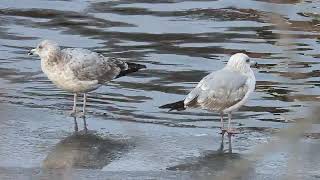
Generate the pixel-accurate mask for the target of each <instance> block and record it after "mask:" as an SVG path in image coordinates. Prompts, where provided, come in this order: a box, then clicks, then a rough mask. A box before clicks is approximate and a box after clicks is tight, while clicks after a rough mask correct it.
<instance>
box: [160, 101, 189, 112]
mask: <svg viewBox="0 0 320 180" xmlns="http://www.w3.org/2000/svg"><path fill="white" fill-rule="evenodd" d="M159 108H160V109H169V112H170V111H173V110H177V111H183V110H185V109H186V108H185V107H184V100H182V101H177V102H174V103H170V104H165V105H163V106H160V107H159Z"/></svg>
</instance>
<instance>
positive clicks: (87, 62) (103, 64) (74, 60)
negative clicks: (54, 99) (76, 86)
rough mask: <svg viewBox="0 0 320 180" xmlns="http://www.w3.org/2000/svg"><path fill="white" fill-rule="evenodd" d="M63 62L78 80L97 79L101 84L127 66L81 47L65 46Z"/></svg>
mask: <svg viewBox="0 0 320 180" xmlns="http://www.w3.org/2000/svg"><path fill="white" fill-rule="evenodd" d="M61 52H62V60H63V63H64V64H65V65H66V66H68V67H69V68H70V70H71V71H72V72H73V74H74V76H75V77H76V78H77V79H78V80H80V81H94V80H97V81H98V82H99V84H103V83H105V82H108V81H110V80H112V79H114V78H115V77H116V76H117V75H119V74H120V72H121V70H123V69H126V68H128V66H127V64H126V63H125V62H122V61H120V60H117V59H115V58H107V57H104V56H102V55H100V54H98V53H95V52H92V51H90V50H87V49H82V48H66V49H63V50H62V51H61Z"/></svg>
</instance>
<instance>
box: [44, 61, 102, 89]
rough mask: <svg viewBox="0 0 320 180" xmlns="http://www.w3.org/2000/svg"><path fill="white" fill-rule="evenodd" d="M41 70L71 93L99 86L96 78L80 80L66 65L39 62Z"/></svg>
mask: <svg viewBox="0 0 320 180" xmlns="http://www.w3.org/2000/svg"><path fill="white" fill-rule="evenodd" d="M41 68H42V71H43V72H44V73H45V74H46V75H47V77H48V79H50V80H51V81H52V82H53V83H54V84H55V85H56V86H57V87H58V88H60V89H63V90H65V91H68V92H72V93H85V92H89V91H93V90H95V89H97V88H99V87H100V86H101V85H100V84H98V81H97V80H90V81H80V80H78V79H77V78H76V77H75V75H74V73H73V71H72V70H70V69H69V68H68V67H66V66H59V65H57V64H56V65H52V64H48V63H45V62H44V63H43V62H41Z"/></svg>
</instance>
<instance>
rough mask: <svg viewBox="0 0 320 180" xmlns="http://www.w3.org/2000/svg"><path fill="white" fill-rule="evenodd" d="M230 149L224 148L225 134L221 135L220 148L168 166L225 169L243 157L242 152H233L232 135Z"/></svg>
mask: <svg viewBox="0 0 320 180" xmlns="http://www.w3.org/2000/svg"><path fill="white" fill-rule="evenodd" d="M228 140H229V142H228V149H224V144H225V142H224V135H222V136H221V141H220V144H219V148H218V149H217V150H213V151H206V152H205V153H204V154H203V155H202V156H200V157H196V158H192V159H191V160H190V159H187V160H186V161H191V162H186V163H183V164H179V165H176V166H173V167H169V168H167V169H168V170H174V171H177V170H179V171H196V172H198V171H203V170H205V171H209V172H212V173H214V172H217V171H223V170H224V169H225V168H226V167H228V166H229V165H231V164H232V162H233V161H234V160H239V159H242V157H241V155H240V154H237V153H232V144H231V136H228Z"/></svg>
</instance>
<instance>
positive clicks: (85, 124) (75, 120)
mask: <svg viewBox="0 0 320 180" xmlns="http://www.w3.org/2000/svg"><path fill="white" fill-rule="evenodd" d="M81 119H82V120H83V131H84V132H85V133H87V132H88V127H87V121H86V117H85V116H84V117H82V118H81ZM73 120H74V131H75V132H78V131H79V128H78V122H77V117H76V116H75V117H73Z"/></svg>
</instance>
